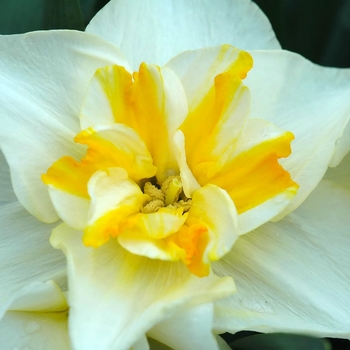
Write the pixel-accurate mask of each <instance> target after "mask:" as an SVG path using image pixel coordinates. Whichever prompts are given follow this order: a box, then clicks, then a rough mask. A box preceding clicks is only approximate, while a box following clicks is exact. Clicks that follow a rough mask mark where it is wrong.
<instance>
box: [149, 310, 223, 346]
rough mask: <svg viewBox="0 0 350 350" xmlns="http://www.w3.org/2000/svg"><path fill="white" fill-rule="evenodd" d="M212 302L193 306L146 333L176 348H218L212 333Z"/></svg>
mask: <svg viewBox="0 0 350 350" xmlns="http://www.w3.org/2000/svg"><path fill="white" fill-rule="evenodd" d="M213 311H214V309H213V304H212V303H207V304H202V305H198V306H195V307H193V308H190V309H188V310H186V311H185V312H182V313H181V312H179V313H176V314H175V315H174V316H172V317H170V318H168V319H167V320H164V321H162V322H160V323H159V324H157V325H156V326H154V327H153V328H152V329H151V330H150V331H149V332H148V333H147V335H148V336H150V337H151V338H154V339H156V340H158V341H160V342H161V343H164V344H166V345H168V346H170V347H171V348H172V349H176V350H191V349H201V350H219V347H218V344H217V341H216V339H215V337H214V335H213V333H212V323H213V322H212V321H213Z"/></svg>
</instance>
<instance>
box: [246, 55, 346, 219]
mask: <svg viewBox="0 0 350 350" xmlns="http://www.w3.org/2000/svg"><path fill="white" fill-rule="evenodd" d="M251 54H252V56H253V58H254V68H253V69H252V70H251V71H250V73H249V75H248V77H247V79H246V80H245V83H246V84H247V86H248V87H249V90H250V92H251V96H252V99H251V101H252V107H251V113H250V116H251V118H261V119H264V120H267V121H270V122H272V123H273V124H274V125H276V126H278V127H280V128H282V129H283V130H288V131H291V132H292V133H293V134H294V136H295V140H294V141H293V144H292V154H291V156H290V157H288V158H286V159H283V160H281V164H282V166H283V167H284V168H285V169H286V170H287V171H288V172H289V173H290V174H291V177H292V179H293V180H294V181H295V182H296V183H298V184H299V185H300V188H299V190H298V194H297V195H296V196H295V197H294V199H293V201H292V202H291V204H290V205H289V206H288V207H287V208H286V209H285V211H284V212H283V213H282V214H281V215H280V216H278V218H281V217H282V216H284V215H286V214H287V213H289V212H291V211H292V210H294V209H295V208H296V207H298V206H299V205H300V204H301V203H302V202H303V201H304V200H305V198H306V197H307V196H308V195H309V194H310V192H311V191H312V190H313V189H314V188H315V187H316V185H317V184H318V182H319V181H320V180H321V179H322V177H323V175H324V173H325V172H326V170H327V167H328V165H329V164H330V163H332V165H335V164H336V163H334V159H333V157H334V156H335V152H336V147H337V141H338V139H339V138H340V137H341V136H342V135H343V133H344V132H346V130H345V128H346V125H347V123H348V120H349V118H350V100H349V96H350V70H349V69H334V68H325V67H319V66H317V65H314V64H312V63H311V62H309V61H307V60H305V59H304V58H302V57H301V56H299V55H297V54H293V53H291V52H286V51H266V52H253V51H252V52H251ZM344 136H345V135H344ZM347 138H348V137H347ZM341 144H342V147H341V154H342V155H344V154H345V153H346V149H349V148H350V142H348V143H346V140H343V141H342V142H341ZM346 144H347V146H346ZM337 158H339V159H338V161H339V160H340V159H341V157H340V155H339V156H338V157H337Z"/></svg>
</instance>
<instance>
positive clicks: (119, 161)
mask: <svg viewBox="0 0 350 350" xmlns="http://www.w3.org/2000/svg"><path fill="white" fill-rule="evenodd" d="M74 141H75V142H77V143H81V144H85V145H87V146H88V150H87V153H86V156H85V157H84V158H83V159H82V160H81V161H76V160H75V159H73V158H72V157H68V156H66V157H62V158H61V159H59V160H58V161H56V162H55V163H54V164H53V165H52V166H51V167H50V168H49V169H48V171H47V173H46V174H44V175H42V180H43V182H44V183H45V184H46V185H53V186H54V187H56V188H59V189H61V190H63V191H66V192H68V193H71V194H74V195H77V196H80V197H84V198H89V194H88V191H87V183H88V181H89V179H90V177H91V176H92V175H93V173H94V172H96V171H97V170H100V169H104V168H109V167H120V168H124V169H125V170H126V171H127V172H128V175H129V177H130V178H131V179H132V180H134V181H139V180H140V179H141V178H146V177H151V176H153V175H154V173H155V168H154V166H153V165H152V164H151V162H150V161H145V162H144V164H143V165H144V166H143V169H142V171H140V169H139V168H137V167H135V163H136V162H135V157H137V154H134V153H133V152H130V150H127V149H125V148H124V147H123V146H122V145H121V147H118V146H117V145H116V144H114V143H112V142H111V141H109V140H106V139H104V138H103V137H101V136H100V135H99V133H97V132H95V131H94V130H93V129H92V128H89V129H86V130H84V131H82V132H80V133H79V134H78V135H77V136H76V137H75V139H74Z"/></svg>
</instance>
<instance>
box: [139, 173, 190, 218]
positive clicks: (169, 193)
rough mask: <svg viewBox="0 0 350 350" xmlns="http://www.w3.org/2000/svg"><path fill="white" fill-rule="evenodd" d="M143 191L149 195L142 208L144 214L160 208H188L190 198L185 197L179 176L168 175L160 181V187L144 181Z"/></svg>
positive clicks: (186, 209)
mask: <svg viewBox="0 0 350 350" xmlns="http://www.w3.org/2000/svg"><path fill="white" fill-rule="evenodd" d="M143 192H144V193H145V194H147V195H148V196H149V197H150V201H148V202H147V203H146V204H145V205H144V206H143V208H142V212H143V213H144V214H149V213H155V212H157V211H158V210H159V209H160V208H164V207H166V208H169V209H178V208H182V209H183V212H184V213H185V212H187V211H189V210H190V208H191V205H192V200H191V199H190V198H187V197H186V196H185V195H184V193H183V191H182V182H181V178H180V176H178V175H177V176H169V177H168V178H167V179H165V181H164V182H163V183H162V185H161V186H160V188H159V187H158V186H155V185H153V184H152V183H151V182H146V183H145V186H144V188H143Z"/></svg>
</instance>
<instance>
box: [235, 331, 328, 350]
mask: <svg viewBox="0 0 350 350" xmlns="http://www.w3.org/2000/svg"><path fill="white" fill-rule="evenodd" d="M229 345H230V347H231V348H232V349H234V350H296V349H298V350H330V349H331V346H330V344H329V342H328V341H327V340H324V339H318V338H313V337H308V336H303V335H296V334H283V333H271V334H257V335H252V336H250V337H245V338H241V339H238V340H235V341H233V342H231V343H230V344H229Z"/></svg>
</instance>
